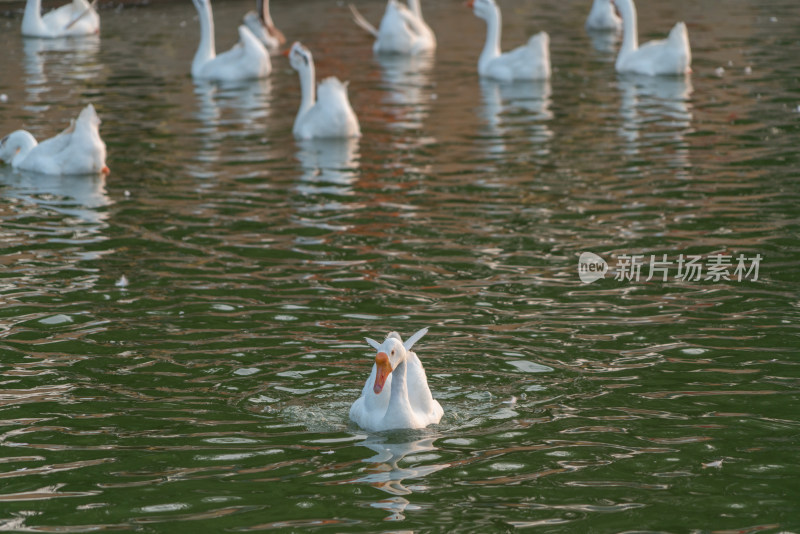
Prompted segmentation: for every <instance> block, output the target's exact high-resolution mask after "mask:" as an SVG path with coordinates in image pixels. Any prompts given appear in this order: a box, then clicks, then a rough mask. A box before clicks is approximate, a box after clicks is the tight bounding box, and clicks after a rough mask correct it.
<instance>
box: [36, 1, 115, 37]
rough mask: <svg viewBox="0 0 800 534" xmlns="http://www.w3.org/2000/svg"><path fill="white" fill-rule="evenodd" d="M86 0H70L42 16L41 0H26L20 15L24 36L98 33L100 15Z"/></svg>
mask: <svg viewBox="0 0 800 534" xmlns="http://www.w3.org/2000/svg"><path fill="white" fill-rule="evenodd" d="M96 3H97V0H94V1H93V2H92V3H91V4H89V2H87V1H86V0H72V2H70V3H69V4H66V5H63V6H61V7H57V8H56V9H54V10H52V11H50V12H48V13H47V14H45V15H44V16H42V0H28V2H27V3H26V4H25V13H24V14H23V15H22V35H24V36H26V37H44V38H52V37H75V36H80V35H93V34H97V33H100V16H99V15H98V14H97V11H95V9H94V7H95V4H96Z"/></svg>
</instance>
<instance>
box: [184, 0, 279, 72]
mask: <svg viewBox="0 0 800 534" xmlns="http://www.w3.org/2000/svg"><path fill="white" fill-rule="evenodd" d="M193 2H194V5H195V7H196V8H197V12H198V14H199V15H200V45H199V46H198V48H197V52H196V53H195V55H194V60H193V61H192V76H193V77H194V78H196V79H200V80H211V81H220V82H232V81H241V80H249V79H254V78H264V77H266V76H267V75H269V73H270V71H271V70H272V63H271V62H270V59H269V54H268V53H267V51H266V50H265V49H264V45H262V44H261V42H259V40H258V39H257V38H256V36H255V35H253V32H251V31H250V30H248V29H247V27H246V26H244V25H241V26H239V42H238V43H236V44H235V45H234V46H233V48H231V49H230V50H228V51H227V52H223V53H221V54H219V55H217V52H216V47H215V45H214V15H213V13H212V12H211V0H193Z"/></svg>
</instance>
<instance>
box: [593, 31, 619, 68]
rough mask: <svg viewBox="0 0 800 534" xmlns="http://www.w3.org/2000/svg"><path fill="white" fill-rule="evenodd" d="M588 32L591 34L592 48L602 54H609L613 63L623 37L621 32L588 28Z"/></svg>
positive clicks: (610, 61)
mask: <svg viewBox="0 0 800 534" xmlns="http://www.w3.org/2000/svg"><path fill="white" fill-rule="evenodd" d="M586 33H587V34H588V35H589V40H590V41H591V42H592V48H594V49H595V50H597V51H598V52H600V53H601V54H605V55H608V56H609V57H608V61H609V63H613V62H614V61H615V60H616V59H617V56H616V53H617V43H618V42H619V40H620V38H621V37H622V33H621V32H619V31H614V30H592V29H587V30H586Z"/></svg>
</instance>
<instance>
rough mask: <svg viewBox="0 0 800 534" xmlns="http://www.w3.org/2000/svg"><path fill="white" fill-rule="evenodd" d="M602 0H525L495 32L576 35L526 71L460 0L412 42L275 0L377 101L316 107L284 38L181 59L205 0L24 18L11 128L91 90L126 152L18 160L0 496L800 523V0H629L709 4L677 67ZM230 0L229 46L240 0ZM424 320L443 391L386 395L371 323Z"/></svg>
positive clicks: (472, 522)
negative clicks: (309, 134)
mask: <svg viewBox="0 0 800 534" xmlns="http://www.w3.org/2000/svg"><path fill="white" fill-rule="evenodd" d="M357 4H358V5H359V7H360V8H361V10H362V12H363V13H364V14H365V16H366V17H367V18H368V19H370V20H372V21H375V22H377V21H378V20H379V17H380V15H381V13H382V11H383V6H384V2H382V1H366V0H364V1H360V2H357ZM589 4H590V2H589V0H586V1H582V2H557V1H555V0H539V1H535V2H534V1H529V0H518V1H512V0H501V1H500V5H501V7H502V9H503V15H504V36H503V43H504V49H508V48H510V47H511V46H515V45H517V44H520V43H521V42H523V40H524V39H526V38H527V36H528V35H530V34H532V33H535V32H537V31H539V30H541V29H546V30H547V31H548V32H549V33H550V35H551V54H552V63H553V68H554V72H553V78H552V81H551V82H549V83H546V84H519V85H514V86H510V87H509V86H499V85H496V84H493V83H486V82H480V81H479V79H478V77H477V74H476V61H477V55H478V53H479V51H480V48H481V45H482V42H483V38H484V24H483V22H482V21H479V20H478V19H476V18H475V17H474V16H473V15H472V14H471V13H470V11H469V10H468V9H467V8H465V7H464V6H463V5H462V3H461V2H457V1H455V0H453V1H449V0H448V1H444V0H442V1H438V2H434V1H429V2H424V6H423V7H424V10H425V13H426V16H427V18H428V20H429V22H430V24H431V26H432V27H433V28H434V30H435V31H436V32H437V35H438V38H439V49H438V51H437V54H436V57H435V59H434V60H432V61H426V60H417V61H415V62H411V63H408V62H406V63H404V62H402V61H398V60H395V61H382V62H379V61H377V60H376V59H375V58H374V57H373V55H372V51H371V39H370V38H368V37H367V36H366V35H365V34H363V33H361V32H360V30H358V28H356V27H355V26H354V24H352V22H351V20H350V15H349V11H348V10H347V7H346V5H345V4H344V3H339V2H335V1H321V0H309V1H295V2H289V1H285V2H284V1H280V0H277V1H275V2H273V16H274V18H275V20H276V23H277V25H278V26H279V27H280V28H281V29H282V30H283V31H284V33H285V34H286V35H287V37H288V38H289V39H290V40H294V39H299V40H301V41H303V42H304V44H306V45H308V46H309V47H310V49H311V50H312V52H313V53H314V55H315V59H316V66H317V73H318V75H320V76H328V75H336V76H338V77H340V78H341V79H344V80H349V81H350V85H349V90H350V96H351V100H352V103H353V107H354V109H355V110H356V113H357V114H358V115H359V118H360V120H361V126H362V130H363V133H364V136H363V138H362V139H361V140H360V141H358V142H344V143H316V144H314V143H311V144H308V143H307V144H303V143H297V142H295V141H294V139H293V138H292V136H291V128H292V122H293V120H294V114H295V112H296V109H297V105H298V103H299V96H298V79H297V75H296V73H295V72H294V71H292V70H291V68H290V67H289V65H288V62H287V60H286V59H285V58H283V57H276V58H274V64H275V69H274V71H273V74H272V75H271V77H270V78H269V79H268V80H266V81H264V82H261V83H254V84H251V85H249V86H246V87H244V88H224V87H215V86H209V85H196V84H195V83H193V81H192V79H191V78H190V76H189V65H190V62H191V59H192V55H193V53H194V48H195V45H196V42H197V38H198V28H197V19H196V15H195V10H194V8H193V6H192V4H191V2H188V1H185V2H174V3H160V4H154V5H151V6H148V7H126V8H124V9H113V8H106V9H103V10H102V11H101V16H102V32H101V36H100V39H99V40H91V39H89V40H82V41H52V42H50V41H38V40H24V39H22V38H21V37H20V34H19V24H20V21H21V11H20V10H19V9H13V10H11V12H10V13H8V14H7V15H6V16H5V17H3V18H0V49H2V51H3V52H2V54H0V93H2V94H4V95H6V97H7V101H6V102H3V103H0V133H2V134H3V135H4V134H6V133H9V132H11V131H12V130H15V129H17V128H20V127H25V128H26V129H28V130H30V131H31V132H32V133H34V135H36V137H37V138H39V139H43V138H46V137H49V136H52V135H54V134H55V133H56V132H58V131H60V130H61V129H63V128H64V127H65V126H66V125H67V124H68V121H69V119H71V118H73V117H74V116H76V115H77V113H78V111H79V110H80V108H81V107H83V106H84V105H85V104H86V103H88V102H92V103H94V105H95V106H96V107H97V110H98V113H99V114H100V116H101V118H102V120H103V123H102V126H101V133H102V135H103V137H104V139H105V141H106V143H107V144H108V154H109V157H108V165H109V167H110V168H111V174H110V175H109V176H108V177H107V178H105V179H100V178H87V177H69V178H52V177H44V176H32V175H26V174H21V173H16V172H14V171H12V170H11V169H9V168H8V167H4V168H2V169H0V216H1V217H2V223H1V224H2V226H1V227H0V228H1V229H2V230H1V231H0V234H1V235H2V238H1V239H0V261H2V267H1V268H0V295H1V296H2V300H0V381H1V382H0V384H1V385H0V453H1V454H0V479H2V482H3V484H2V488H0V501H2V507H0V530H6V531H20V532H22V531H26V532H85V531H89V530H92V531H104V530H137V531H141V532H164V533H176V532H197V531H204V532H212V531H213V532H223V531H226V532H242V531H262V530H263V531H266V530H271V529H282V530H285V531H298V532H299V531H321V532H359V531H360V532H377V531H413V532H497V531H511V530H516V529H522V528H525V527H530V530H535V531H538V532H632V531H637V532H737V533H752V532H800V511H798V502H800V485H798V477H800V460H798V458H800V454H799V453H800V416H799V414H800V367H799V365H800V359H799V358H798V352H799V351H798V348H799V347H800V328H798V322H799V321H800V274H798V273H799V272H800V271H798V265H800V185H798V177H799V176H800V157H798V146H799V144H800V83H799V80H800V55H799V54H798V50H800V33H798V20H800V3H798V2H796V1H795V0H778V1H764V2H762V1H755V0H752V1H736V2H726V3H724V5H723V4H722V3H720V2H718V1H717V0H699V1H689V0H676V1H674V2H656V1H655V0H647V1H644V0H643V1H641V2H639V11H640V33H641V36H642V39H643V40H648V39H652V38H658V37H662V36H664V35H665V34H666V32H667V31H668V30H669V28H670V27H671V26H672V24H673V23H674V22H675V21H677V20H686V21H687V23H688V28H689V34H690V39H691V43H692V48H693V56H694V62H693V73H692V75H691V77H690V78H689V79H687V80H685V81H683V80H675V79H666V80H653V79H646V78H644V79H643V78H638V77H628V76H619V75H617V74H616V73H615V72H614V66H613V60H614V50H615V47H616V45H615V44H614V43H613V42H608V41H604V40H603V39H602V38H601V37H596V36H595V38H592V36H589V35H587V34H586V32H585V31H584V29H583V20H584V18H585V15H586V14H587V12H588V7H589ZM16 7H21V6H19V5H16ZM214 7H215V15H216V20H217V44H218V46H219V48H220V49H227V48H228V47H229V46H230V45H231V44H232V43H233V42H234V39H235V25H236V24H237V23H238V21H239V20H240V17H241V16H242V14H243V13H244V12H245V11H247V10H248V9H250V8H251V3H250V2H245V1H239V0H234V1H227V2H217V3H216V4H215V6H214ZM584 252H591V253H594V254H596V255H598V256H599V257H601V258H603V259H604V260H605V261H607V262H608V264H609V268H610V270H609V272H608V273H606V276H605V278H603V279H600V280H597V281H595V282H593V283H587V284H584V283H582V282H581V279H580V278H579V273H578V259H579V257H580V256H581V254H582V253H584ZM637 255H640V256H641V260H642V261H643V262H644V263H645V265H644V267H643V268H642V270H641V272H640V276H639V277H637V276H636V272H635V271H630V270H626V269H625V265H626V263H625V262H626V261H627V260H629V259H630V258H632V257H633V256H637ZM651 256H653V257H654V258H655V259H656V260H659V261H662V262H663V263H661V264H660V265H661V266H662V267H664V269H663V270H662V271H661V272H656V271H653V272H651V271H650V259H651ZM740 256H741V257H742V262H743V267H744V268H745V270H741V269H740V268H739V260H738V258H739V257H740ZM696 257H699V259H698V258H696ZM758 257H760V261H758V262H756V261H755V260H754V258H758ZM692 258H694V259H695V260H696V261H695V262H694V265H695V266H698V265H699V266H700V267H701V268H703V271H702V272H701V273H696V274H697V276H696V277H695V276H684V277H682V278H681V277H679V276H678V268H679V263H680V262H685V263H680V266H681V269H682V273H683V274H686V273H687V271H686V268H687V263H688V261H689V259H692ZM726 262H728V263H726ZM756 263H757V266H758V273H757V275H756V272H755V265H754V264H756ZM714 264H716V265H718V266H720V265H721V266H723V267H724V269H722V270H721V271H720V270H716V271H715V270H714V267H713V265H714ZM648 273H650V274H653V273H655V276H650V278H651V279H650V280H647V278H648ZM714 273H717V274H718V276H714V275H713V274H714ZM721 273H722V274H725V276H727V278H728V279H726V278H725V276H722V274H721ZM123 277H124V279H123ZM664 278H666V280H665V279H664ZM126 281H127V284H126V283H125V282H126ZM425 326H429V327H430V332H429V333H428V335H427V336H426V337H425V338H423V339H422V340H421V341H420V342H419V343H418V344H417V345H416V347H415V350H416V351H417V353H418V354H419V356H420V358H421V359H422V361H423V363H424V365H425V366H426V370H427V373H428V377H429V381H430V385H431V388H432V391H433V394H434V396H435V397H436V398H438V399H439V400H440V402H441V404H442V405H443V407H444V410H445V415H444V418H443V419H442V421H441V423H440V424H438V425H435V426H431V427H430V428H428V429H425V430H423V431H398V432H385V433H368V432H364V431H362V430H360V429H359V428H357V427H356V426H355V425H354V424H352V423H351V422H349V421H348V409H349V406H350V404H351V403H352V402H353V401H354V400H355V399H356V398H357V396H358V395H359V393H360V389H361V387H362V386H363V383H364V380H365V379H366V377H367V374H368V372H369V369H370V366H371V361H372V358H373V357H374V351H373V350H372V349H370V348H369V347H368V346H367V344H366V343H365V342H364V340H363V338H364V337H365V336H369V337H373V338H376V339H383V337H384V336H385V335H386V334H387V333H388V332H389V331H391V330H397V331H399V332H400V333H401V334H402V335H403V336H404V337H405V336H408V335H410V334H411V333H413V332H415V331H416V330H418V329H419V328H422V327H425Z"/></svg>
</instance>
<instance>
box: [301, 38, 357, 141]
mask: <svg viewBox="0 0 800 534" xmlns="http://www.w3.org/2000/svg"><path fill="white" fill-rule="evenodd" d="M288 55H289V63H290V64H291V65H292V68H293V69H294V70H296V71H297V72H298V74H299V75H300V94H301V97H300V109H299V110H298V111H297V117H296V118H295V120H294V128H293V129H292V133H294V136H295V137H296V138H297V139H319V138H335V137H361V127H360V126H359V124H358V118H357V117H356V114H355V112H354V111H353V108H352V107H351V106H350V99H349V98H348V96H347V84H345V83H342V82H340V81H339V79H338V78H335V77H333V76H331V77H329V78H325V79H324V80H322V81H321V82H320V83H319V88H317V90H316V91H315V87H314V83H315V73H314V58H313V57H312V55H311V51H310V50H309V49H308V48H306V47H305V46H303V45H302V44H300V43H298V42H296V43H294V44H293V45H292V48H291V49H290V50H289V52H288ZM315 92H316V96H315Z"/></svg>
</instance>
